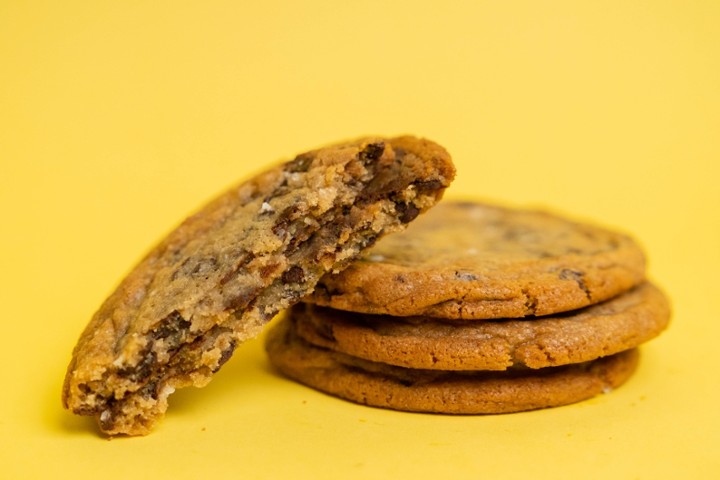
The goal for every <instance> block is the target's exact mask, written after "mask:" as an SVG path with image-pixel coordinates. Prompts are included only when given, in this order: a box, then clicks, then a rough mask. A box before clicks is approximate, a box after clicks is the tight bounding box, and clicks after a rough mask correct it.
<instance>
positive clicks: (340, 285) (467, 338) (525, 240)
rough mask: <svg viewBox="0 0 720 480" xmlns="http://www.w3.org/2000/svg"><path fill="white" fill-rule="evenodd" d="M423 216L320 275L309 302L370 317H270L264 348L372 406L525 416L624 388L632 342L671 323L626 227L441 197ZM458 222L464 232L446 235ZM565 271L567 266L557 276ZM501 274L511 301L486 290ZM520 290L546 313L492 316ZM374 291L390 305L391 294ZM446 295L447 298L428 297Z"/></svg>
mask: <svg viewBox="0 0 720 480" xmlns="http://www.w3.org/2000/svg"><path fill="white" fill-rule="evenodd" d="M538 216H540V217H538ZM538 219H539V221H538ZM548 220H551V221H548ZM416 224H417V225H415V227H416V228H412V227H411V228H410V229H408V231H407V232H406V233H404V234H400V235H396V236H395V237H388V240H391V242H381V243H379V244H378V245H377V246H376V247H375V249H374V250H373V251H371V252H370V254H369V256H368V257H366V260H365V261H363V262H359V263H357V264H355V265H354V266H352V267H351V268H350V269H349V270H350V273H349V275H348V276H346V277H343V275H344V274H343V273H340V274H339V275H338V276H335V277H334V278H329V279H326V281H325V285H330V286H331V288H326V289H325V290H324V291H323V290H322V289H321V290H320V292H319V294H318V295H316V296H315V297H313V298H311V299H309V300H312V301H315V302H316V303H322V304H329V305H333V303H339V304H342V305H343V306H344V307H347V306H348V304H352V305H351V306H352V308H353V309H354V310H357V311H359V312H362V311H363V310H365V311H367V310H370V311H371V312H372V313H359V312H350V311H342V310H338V309H337V308H329V307H322V306H318V305H313V304H311V303H304V304H299V305H297V306H295V307H294V308H293V309H292V310H291V311H289V312H288V313H287V314H286V316H285V318H283V319H282V320H281V321H280V322H279V323H277V324H276V325H275V326H274V328H273V329H272V330H271V331H270V332H269V334H268V337H267V343H266V348H267V351H268V354H269V357H270V360H271V362H272V363H273V364H274V365H275V366H276V367H277V368H278V369H279V370H280V371H281V372H283V373H284V374H285V375H287V376H288V377H290V378H292V379H295V380H297V381H299V382H301V383H304V384H306V385H308V386H311V387H313V388H316V389H318V390H321V391H324V392H326V393H330V394H332V395H335V396H338V397H341V398H344V399H347V400H351V401H354V402H358V403H362V404H366V405H371V406H376V407H385V408H391V409H396V410H404V411H417V412H434V413H449V414H492V413H509V412H518V411H524V410H533V409H538V408H546V407H554V406H560V405H566V404H569V403H574V402H578V401H581V400H585V399H588V398H591V397H593V396H595V395H598V394H600V393H604V392H608V391H610V390H612V389H614V388H616V387H618V386H620V385H622V384H623V383H624V382H625V381H626V380H627V379H628V378H629V377H630V376H631V375H632V373H633V371H634V370H635V368H636V366H637V364H638V358H639V354H638V349H637V347H638V346H639V345H641V344H642V343H645V342H647V341H648V340H650V339H652V338H654V337H655V336H657V335H658V334H659V333H660V332H661V331H662V330H663V329H665V328H666V327H667V325H668V322H669V318H670V308H669V305H668V302H667V299H666V298H665V296H664V295H663V293H662V292H661V291H660V290H659V289H657V288H656V287H655V286H653V285H652V284H651V283H649V282H647V281H645V280H644V257H643V256H642V253H641V252H640V253H638V251H639V249H638V248H637V246H636V245H635V244H634V242H632V241H631V240H629V239H628V238H627V237H624V236H622V235H619V234H615V233H613V232H609V231H606V230H603V229H599V228H597V227H591V226H588V225H583V224H578V223H574V222H569V221H566V220H564V219H562V218H559V217H548V216H547V214H542V213H539V212H528V211H520V210H510V209H502V208H499V207H492V206H487V205H480V204H468V203H462V204H457V203H449V204H445V205H443V204H441V205H440V206H438V207H436V208H435V209H434V210H432V211H431V212H430V213H428V214H426V216H425V218H420V219H418V220H417V221H416ZM458 225H461V227H460V228H461V229H462V231H463V235H452V234H451V233H452V232H453V231H454V230H456V229H457V228H458ZM508 232H513V234H508ZM455 233H457V232H455ZM438 238H444V239H445V240H444V242H443V243H438V241H437V239H438ZM578 239H580V240H578ZM468 242H470V243H468ZM473 245H475V246H473ZM480 249H483V250H482V251H483V252H489V254H488V255H487V256H483V255H482V254H479V252H480ZM413 252H414V253H413ZM548 252H555V254H554V255H550V254H548ZM638 259H639V260H638ZM624 260H625V261H624ZM518 271H522V274H517V272H518ZM568 271H572V272H574V273H573V275H568V274H567V273H558V272H568ZM388 272H391V273H392V276H393V277H392V278H398V277H401V278H402V279H403V280H402V282H400V285H399V287H397V286H394V285H392V284H385V285H384V287H383V285H382V284H381V285H379V287H380V288H378V284H377V283H374V282H373V280H372V279H373V278H377V279H382V278H386V279H387V278H388ZM458 272H460V273H461V274H460V275H458V274H457V273H458ZM617 272H622V275H618V273H617ZM627 272H629V273H627ZM452 273H454V274H452ZM553 273H555V276H554V277H553V275H552V274H553ZM345 275H347V274H345ZM563 277H564V278H563ZM358 279H360V281H359V280H358ZM428 279H430V280H428ZM543 280H544V281H545V283H542V281H543ZM432 281H435V282H437V283H436V285H434V289H433V290H428V294H427V295H425V296H423V295H422V293H423V289H428V288H431V287H432V284H431V283H430V285H429V283H428V282H432ZM502 281H505V282H506V285H507V291H509V292H510V294H507V293H506V292H505V294H506V295H507V297H506V298H505V299H504V301H502V302H498V301H497V298H493V297H492V296H488V295H483V289H484V288H485V289H487V286H488V285H491V286H492V290H493V292H494V293H495V297H497V296H498V295H497V293H498V292H499V291H501V290H500V289H498V285H501V284H502ZM568 281H569V282H571V284H572V285H570V286H568V284H567V283H566V282H568ZM363 282H364V283H363ZM513 282H514V283H513ZM596 285H598V286H599V287H597V288H595V286H596ZM572 286H575V288H577V289H580V290H582V291H583V294H584V298H582V297H580V296H577V295H574V294H573V291H572V288H571V287H572ZM396 287H397V288H396ZM569 287H570V288H569ZM383 288H384V290H383ZM393 288H395V290H398V289H405V291H404V293H405V294H407V292H408V291H410V292H413V291H414V292H415V294H416V295H415V299H414V301H406V302H404V303H403V302H401V301H398V299H402V298H405V297H403V296H401V295H400V294H399V293H397V291H392V290H393ZM513 289H516V290H519V291H520V292H521V294H523V295H525V296H526V297H528V296H529V297H532V298H529V299H528V298H526V299H525V302H523V305H525V307H526V308H530V309H535V310H538V309H544V313H545V315H543V316H537V315H529V316H524V317H520V315H517V316H518V317H520V318H515V319H513V318H497V317H498V316H499V315H501V314H503V313H505V314H507V313H508V312H512V311H515V310H517V308H518V306H519V305H520V303H519V302H518V301H516V299H515V298H514V297H513V295H512V292H513V291H515V290H513ZM596 291H597V292H601V293H598V294H597V298H593V295H594V292H596ZM328 292H332V293H330V294H328ZM358 292H361V293H362V296H365V297H369V298H370V301H363V300H362V296H359V295H358ZM373 292H381V295H382V296H383V297H384V298H386V299H391V300H392V301H388V302H386V303H385V304H383V303H382V302H379V301H377V299H378V297H379V296H378V294H377V293H373ZM445 292H454V293H455V297H454V298H448V295H447V293H445ZM478 292H480V293H478ZM529 292H539V293H537V294H536V295H535V296H532V295H529ZM602 292H612V294H610V295H608V294H605V293H602ZM438 296H440V297H442V298H443V302H442V304H438V303H432V302H428V301H427V300H426V299H427V298H428V297H430V298H435V299H437V297H438ZM348 299H350V300H352V301H351V302H349V301H348ZM366 300H367V298H366ZM465 303H467V305H465ZM498 303H499V305H500V306H498ZM578 304H579V305H580V307H579V308H574V309H568V305H578ZM399 305H400V307H399ZM450 305H452V306H451V307H449V306H450ZM582 305H585V306H582ZM458 306H459V307H460V308H456V307H458ZM427 311H431V312H434V313H435V315H434V316H429V315H427ZM389 313H393V315H390V314H389ZM443 317H444V318H443ZM453 317H454V318H453Z"/></svg>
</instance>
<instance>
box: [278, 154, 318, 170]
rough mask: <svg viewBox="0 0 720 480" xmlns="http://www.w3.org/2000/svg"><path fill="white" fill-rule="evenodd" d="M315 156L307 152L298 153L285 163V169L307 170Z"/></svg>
mask: <svg viewBox="0 0 720 480" xmlns="http://www.w3.org/2000/svg"><path fill="white" fill-rule="evenodd" d="M312 161H313V157H312V156H308V155H307V154H303V155H298V156H297V157H295V158H294V159H293V160H290V161H289V162H287V163H286V164H285V168H284V169H285V171H286V172H290V173H299V172H307V171H308V170H309V169H310V165H311V164H312Z"/></svg>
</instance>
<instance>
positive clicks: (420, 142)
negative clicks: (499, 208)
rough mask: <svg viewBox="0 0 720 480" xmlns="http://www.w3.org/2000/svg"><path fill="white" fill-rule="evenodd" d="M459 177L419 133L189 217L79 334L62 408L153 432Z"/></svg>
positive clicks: (128, 430)
mask: <svg viewBox="0 0 720 480" xmlns="http://www.w3.org/2000/svg"><path fill="white" fill-rule="evenodd" d="M454 175H455V169H454V167H453V165H452V162H451V160H450V156H449V155H448V153H447V152H446V151H445V150H444V149H443V148H442V147H440V146H439V145H437V144H435V143H433V142H431V141H428V140H424V139H417V138H414V137H398V138H392V139H382V138H365V139H361V140H357V141H353V142H348V143H343V144H339V145H334V146H330V147H326V148H321V149H318V150H314V151H311V152H307V153H304V154H301V155H298V156H297V157H296V158H295V159H293V160H291V161H289V162H286V163H283V164H281V165H278V166H275V167H274V168H271V169H269V170H267V171H265V172H263V173H261V174H259V175H257V176H256V177H254V178H252V179H250V180H248V181H245V182H243V183H241V184H239V185H238V186H237V187H235V188H233V189H231V190H229V191H228V192H226V193H224V194H223V195H221V196H220V197H218V198H217V199H215V200H214V201H213V202H211V203H210V204H208V205H207V206H205V207H204V208H203V209H201V210H200V211H199V212H198V213H196V214H195V215H193V216H191V217H190V218H188V219H187V220H186V221H185V222H183V223H182V224H181V225H180V226H178V227H177V228H176V229H175V230H174V231H173V232H171V233H170V234H169V235H168V236H167V238H165V239H164V240H163V241H162V242H161V243H160V244H159V245H158V246H156V247H155V248H154V249H153V250H152V251H151V252H150V254H149V255H147V256H146V257H145V258H144V259H143V260H142V261H141V262H140V263H139V264H138V265H137V266H136V267H135V268H134V269H133V270H132V271H131V273H130V274H129V275H128V276H127V277H126V278H125V279H124V280H123V281H122V282H121V283H120V285H119V286H118V288H117V289H116V290H115V292H114V293H113V294H112V295H110V297H109V298H108V299H107V300H106V301H105V302H104V303H103V305H102V306H101V307H100V309H99V311H98V312H97V313H96V314H95V316H94V317H93V318H92V320H91V321H90V323H89V325H88V326H87V327H86V328H85V331H84V332H83V333H82V335H81V337H80V339H79V341H78V344H77V346H76V347H75V350H74V351H73V355H72V360H71V362H70V365H69V367H68V371H67V375H66V377H65V383H64V386H63V391H62V400H63V405H64V406H65V407H66V408H68V409H70V410H71V411H73V412H74V413H76V414H80V415H92V416H95V417H96V418H97V420H98V424H99V426H100V429H101V430H102V431H103V432H105V433H107V434H111V435H115V434H127V435H144V434H147V433H148V432H149V431H150V430H151V429H152V427H153V426H154V425H155V424H156V422H157V421H158V420H159V419H160V418H161V417H162V416H163V414H164V412H165V411H166V409H167V407H168V396H169V395H170V394H171V393H172V392H174V391H175V389H177V388H182V387H188V386H195V387H202V386H204V385H206V384H207V383H208V382H209V381H210V379H211V377H212V375H213V373H215V372H217V371H218V370H219V369H220V367H221V366H222V365H223V364H224V363H225V362H226V361H227V360H228V359H229V358H230V357H231V356H232V353H233V351H234V350H235V348H236V347H237V346H238V345H239V344H241V343H242V342H243V341H245V340H247V339H249V338H253V337H255V336H257V335H258V334H259V333H260V331H261V329H262V328H263V326H264V325H265V324H266V323H267V322H268V321H269V320H270V319H272V318H273V317H274V316H275V315H276V314H277V313H278V312H280V311H281V310H283V309H285V308H287V307H289V306H291V305H292V304H294V303H296V302H297V301H299V300H300V299H301V298H302V297H304V296H305V295H307V294H309V293H310V292H312V290H313V288H314V287H315V285H316V283H317V282H318V280H319V279H320V277H322V276H323V275H324V274H325V273H327V272H337V271H339V270H341V269H342V268H344V267H345V266H347V265H348V264H349V263H350V262H351V261H352V260H353V259H355V258H357V256H358V255H359V254H360V253H361V252H362V251H363V250H364V249H366V248H368V247H370V246H372V245H373V244H374V243H375V241H376V240H377V239H378V238H379V237H380V236H381V235H383V234H385V233H389V232H394V231H399V230H401V229H402V228H404V226H405V225H406V224H407V223H408V222H410V221H412V220H413V219H414V218H415V217H417V216H418V215H419V214H420V213H422V212H423V211H425V210H427V209H428V208H430V207H432V206H433V205H434V204H435V203H436V202H437V201H438V200H439V199H440V198H441V196H442V193H443V191H444V190H445V188H446V187H447V186H448V185H449V184H450V182H451V181H452V179H453V177H454Z"/></svg>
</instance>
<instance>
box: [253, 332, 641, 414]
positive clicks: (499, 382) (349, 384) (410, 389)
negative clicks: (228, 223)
mask: <svg viewBox="0 0 720 480" xmlns="http://www.w3.org/2000/svg"><path fill="white" fill-rule="evenodd" d="M266 349H267V352H268V356H269V358H270V361H271V362H272V363H273V365H275V367H276V368H277V369H278V370H280V372H282V373H283V374H285V375H286V376H288V377H290V378H292V379H294V380H296V381H298V382H300V383H303V384H305V385H308V386H310V387H313V388H315V389H317V390H320V391H323V392H325V393H328V394H331V395H334V396H337V397H340V398H344V399H346V400H350V401H353V402H357V403H360V404H364V405H370V406H375V407H383V408H390V409H395V410H403V411H411V412H432V413H447V414H496V413H511V412H520V411H526V410H535V409H539V408H547V407H556V406H560V405H566V404H570V403H574V402H579V401H581V400H586V399H588V398H591V397H594V396H596V395H598V394H600V393H604V392H608V391H610V390H612V389H614V388H617V387H619V386H620V385H622V384H623V383H624V382H625V381H626V380H627V379H628V378H629V377H630V376H631V375H632V373H633V371H634V370H635V367H636V365H637V363H638V358H639V355H638V351H637V349H631V350H626V351H624V352H620V353H617V354H615V355H612V356H608V357H604V358H601V359H598V360H593V361H590V362H584V363H579V364H571V365H565V366H560V367H548V368H542V369H539V370H530V369H527V368H522V367H513V368H511V369H510V370H508V371H505V372H482V371H472V372H446V371H437V370H414V369H407V368H402V367H395V366H390V365H386V364H382V363H376V362H369V361H365V360H361V359H358V358H355V357H350V356H347V355H344V354H341V353H338V352H334V351H332V350H328V349H323V348H319V347H315V346H313V345H311V344H309V343H307V342H305V341H304V340H302V339H301V338H299V337H298V336H297V335H296V334H295V332H294V330H293V324H292V322H291V321H290V320H289V319H287V318H284V319H283V320H282V321H280V322H279V323H277V324H275V325H273V327H272V328H271V329H270V331H269V332H268V336H267V338H266Z"/></svg>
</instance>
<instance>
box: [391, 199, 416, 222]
mask: <svg viewBox="0 0 720 480" xmlns="http://www.w3.org/2000/svg"><path fill="white" fill-rule="evenodd" d="M395 210H396V211H397V212H398V214H399V219H400V221H401V222H402V223H410V222H412V221H413V220H415V218H416V217H417V216H418V215H420V210H418V208H417V207H415V205H412V204H409V203H396V204H395Z"/></svg>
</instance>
